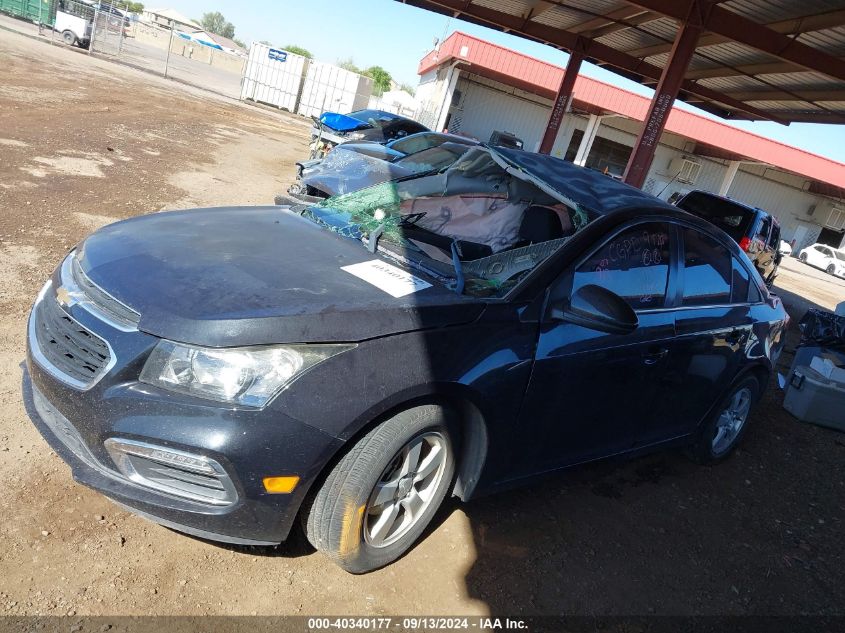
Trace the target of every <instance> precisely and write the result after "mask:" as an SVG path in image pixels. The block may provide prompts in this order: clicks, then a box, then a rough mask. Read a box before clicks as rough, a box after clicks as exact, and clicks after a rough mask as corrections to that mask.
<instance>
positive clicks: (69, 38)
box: [62, 31, 76, 46]
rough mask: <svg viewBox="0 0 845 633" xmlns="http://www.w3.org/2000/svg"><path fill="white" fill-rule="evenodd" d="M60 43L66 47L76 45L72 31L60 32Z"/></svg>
mask: <svg viewBox="0 0 845 633" xmlns="http://www.w3.org/2000/svg"><path fill="white" fill-rule="evenodd" d="M62 41H64V43H65V44H67V45H68V46H73V45H74V44H76V35H74V34H73V31H64V32H62Z"/></svg>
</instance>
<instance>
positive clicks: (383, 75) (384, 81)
mask: <svg viewBox="0 0 845 633" xmlns="http://www.w3.org/2000/svg"><path fill="white" fill-rule="evenodd" d="M362 74H364V75H366V76H367V77H372V79H373V94H374V95H375V96H377V97H380V96H381V95H383V94H384V93H385V92H387V91H388V90H390V84H391V83H392V82H393V78H392V77H391V76H390V73H389V72H387V71H386V70H385V69H384V68H382V67H381V66H370V67H369V68H367V70H365V71H364V72H363V73H362Z"/></svg>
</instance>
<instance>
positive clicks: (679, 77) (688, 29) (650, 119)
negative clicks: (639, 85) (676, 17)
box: [623, 3, 702, 187]
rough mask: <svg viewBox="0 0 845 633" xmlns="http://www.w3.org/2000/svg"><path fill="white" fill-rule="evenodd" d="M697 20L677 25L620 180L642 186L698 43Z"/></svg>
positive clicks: (699, 29) (695, 7) (693, 12)
mask: <svg viewBox="0 0 845 633" xmlns="http://www.w3.org/2000/svg"><path fill="white" fill-rule="evenodd" d="M697 5H698V3H694V4H693V9H692V12H691V14H690V16H691V17H692V16H693V15H694V14H695V12H696V11H697V9H698V7H697ZM700 24H701V20H696V24H692V23H690V22H685V23H683V24H680V25H679V26H678V34H677V35H676V36H675V43H674V44H673V45H672V53H671V54H670V56H669V60H668V62H667V63H666V66H665V67H664V68H663V73H662V74H661V75H660V81H659V82H658V84H657V89H656V90H655V91H654V98H652V100H651V105H649V108H648V114H647V115H646V118H645V122H644V123H643V127H642V130H640V134H639V136H638V137H637V142H636V144H635V145H634V151H633V152H631V157H630V158H629V159H628V166H627V167H626V168H625V175H624V176H623V180H624V181H625V182H627V183H628V184H629V185H633V186H634V187H642V186H643V183H644V182H645V178H646V175H647V174H648V170H649V167H651V161H653V160H654V151H655V149H657V143H658V141H660V135H661V134H662V133H663V128H664V127H666V119H667V118H669V113H670V112H671V111H672V104H673V103H674V102H675V98H676V97H677V96H678V91H679V90H680V89H681V85H682V84H683V81H684V75H685V74H686V72H687V67H688V66H689V62H690V59H692V55H693V53H694V52H695V47H696V44H698V36H699V35H700V34H701V30H702V29H701V26H700Z"/></svg>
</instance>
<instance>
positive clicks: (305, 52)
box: [285, 44, 314, 59]
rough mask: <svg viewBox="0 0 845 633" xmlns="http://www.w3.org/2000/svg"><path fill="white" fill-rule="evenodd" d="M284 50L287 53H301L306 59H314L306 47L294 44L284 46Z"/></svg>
mask: <svg viewBox="0 0 845 633" xmlns="http://www.w3.org/2000/svg"><path fill="white" fill-rule="evenodd" d="M285 50H286V51H287V52H288V53H293V54H294V55H302V56H303V57H307V58H308V59H314V56H313V55H312V54H311V51H309V50H308V49H307V48H302V47H301V46H296V45H295V44H290V45H288V46H285Z"/></svg>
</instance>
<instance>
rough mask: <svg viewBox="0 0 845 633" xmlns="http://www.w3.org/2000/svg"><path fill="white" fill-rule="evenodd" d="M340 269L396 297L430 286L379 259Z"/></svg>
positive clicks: (422, 280)
mask: <svg viewBox="0 0 845 633" xmlns="http://www.w3.org/2000/svg"><path fill="white" fill-rule="evenodd" d="M341 270H345V271H346V272H348V273H350V274H352V275H355V276H356V277H358V278H360V279H363V280H364V281H366V282H367V283H370V284H372V285H374V286H375V287H376V288H379V289H380V290H384V291H385V292H386V293H387V294H389V295H392V296H394V297H397V298H399V297H404V296H405V295H409V294H412V293H414V292H419V291H420V290H425V289H426V288H431V284H430V283H428V282H427V281H425V280H424V279H420V278H419V277H415V276H414V275H412V274H411V273H407V272H405V271H404V270H402V269H401V268H397V267H396V266H391V265H390V264H387V263H385V262H383V261H381V260H380V259H374V260H372V261H369V262H361V263H360V264H352V265H350V266H342V267H341Z"/></svg>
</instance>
